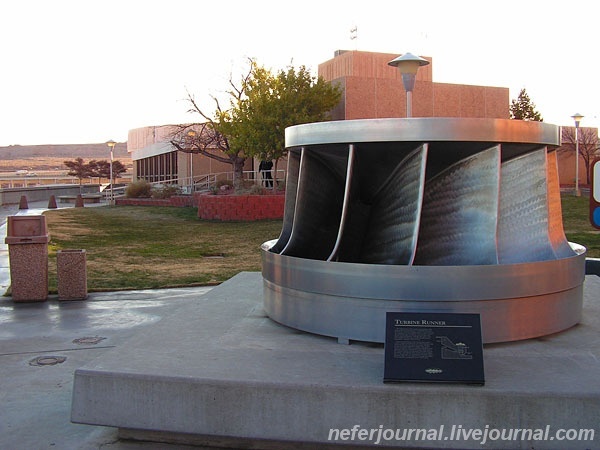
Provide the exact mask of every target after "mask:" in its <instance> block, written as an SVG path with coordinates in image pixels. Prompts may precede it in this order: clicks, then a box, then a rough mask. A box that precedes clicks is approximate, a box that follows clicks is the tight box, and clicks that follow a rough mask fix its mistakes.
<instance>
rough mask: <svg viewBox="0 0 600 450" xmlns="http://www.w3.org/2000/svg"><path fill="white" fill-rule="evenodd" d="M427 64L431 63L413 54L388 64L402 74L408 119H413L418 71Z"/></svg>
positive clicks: (402, 56) (400, 57) (406, 54)
mask: <svg viewBox="0 0 600 450" xmlns="http://www.w3.org/2000/svg"><path fill="white" fill-rule="evenodd" d="M427 64H429V61H427V60H426V59H424V58H421V57H420V56H415V55H413V54H412V53H405V54H404V55H401V56H398V57H397V58H395V59H393V60H391V61H390V62H389V63H388V66H392V67H397V68H398V70H400V73H401V74H402V83H403V84H404V89H405V90H406V117H412V91H413V89H414V87H415V79H416V77H417V71H418V70H419V67H421V66H426V65H427Z"/></svg>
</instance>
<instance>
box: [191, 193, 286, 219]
mask: <svg viewBox="0 0 600 450" xmlns="http://www.w3.org/2000/svg"><path fill="white" fill-rule="evenodd" d="M194 201H195V203H196V205H197V206H198V217H199V218H201V219H206V220H223V221H234V220H240V221H252V220H263V219H281V218H283V206H284V203H285V195H283V194H276V195H210V194H197V195H196V196H195V199H194Z"/></svg>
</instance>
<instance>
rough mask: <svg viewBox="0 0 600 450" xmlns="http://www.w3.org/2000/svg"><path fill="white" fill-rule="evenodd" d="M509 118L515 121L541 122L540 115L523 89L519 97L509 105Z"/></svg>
mask: <svg viewBox="0 0 600 450" xmlns="http://www.w3.org/2000/svg"><path fill="white" fill-rule="evenodd" d="M510 118H511V119H517V120H531V121H534V122H543V121H544V119H543V118H542V115H541V114H540V113H539V112H538V111H536V110H535V103H533V102H532V101H531V99H530V98H529V95H528V94H527V91H526V90H525V88H523V89H521V92H519V97H518V98H517V99H516V100H515V99H513V100H512V102H511V104H510Z"/></svg>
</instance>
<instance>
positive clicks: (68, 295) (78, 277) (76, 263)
mask: <svg viewBox="0 0 600 450" xmlns="http://www.w3.org/2000/svg"><path fill="white" fill-rule="evenodd" d="M56 278H57V284H58V299H59V300H85V299H86V298H87V296H88V292H87V268H86V256H85V250H59V251H58V252H57V254H56Z"/></svg>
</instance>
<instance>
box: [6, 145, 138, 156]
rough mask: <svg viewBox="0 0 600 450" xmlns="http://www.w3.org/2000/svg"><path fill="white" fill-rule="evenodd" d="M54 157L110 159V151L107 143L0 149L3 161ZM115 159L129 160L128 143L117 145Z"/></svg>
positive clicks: (20, 146)
mask: <svg viewBox="0 0 600 450" xmlns="http://www.w3.org/2000/svg"><path fill="white" fill-rule="evenodd" d="M38 156H41V157H52V158H66V159H75V158H77V157H81V158H83V159H88V158H89V159H108V158H110V149H109V148H108V146H107V145H106V144H105V143H102V144H65V145H10V146H8V147H0V158H2V159H24V158H36V157H38ZM114 157H115V158H129V154H128V153H127V143H126V142H120V143H117V145H115V150H114Z"/></svg>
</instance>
